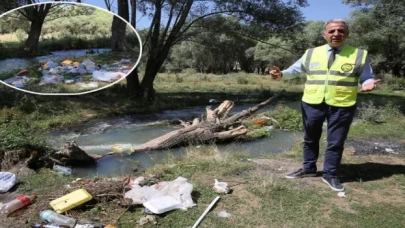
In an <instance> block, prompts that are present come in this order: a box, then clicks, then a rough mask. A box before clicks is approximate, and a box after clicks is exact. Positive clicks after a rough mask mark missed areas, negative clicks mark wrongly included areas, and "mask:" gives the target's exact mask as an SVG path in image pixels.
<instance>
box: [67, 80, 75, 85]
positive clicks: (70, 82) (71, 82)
mask: <svg viewBox="0 0 405 228" xmlns="http://www.w3.org/2000/svg"><path fill="white" fill-rule="evenodd" d="M65 83H66V84H73V83H75V80H74V79H65Z"/></svg>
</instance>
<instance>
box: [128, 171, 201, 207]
mask: <svg viewBox="0 0 405 228" xmlns="http://www.w3.org/2000/svg"><path fill="white" fill-rule="evenodd" d="M192 191H193V185H192V184H190V183H189V182H188V180H187V179H186V178H183V177H178V178H177V179H176V180H173V181H163V182H159V183H157V184H153V185H151V186H143V187H141V186H140V185H135V184H132V190H130V191H128V192H126V193H125V196H124V198H129V199H132V203H133V204H143V205H144V206H145V207H146V208H148V209H149V210H150V211H152V212H153V213H154V214H161V213H164V212H166V211H169V210H174V209H181V210H187V209H188V208H190V207H193V206H195V205H196V204H195V203H194V202H193V200H192V198H191V192H192Z"/></svg>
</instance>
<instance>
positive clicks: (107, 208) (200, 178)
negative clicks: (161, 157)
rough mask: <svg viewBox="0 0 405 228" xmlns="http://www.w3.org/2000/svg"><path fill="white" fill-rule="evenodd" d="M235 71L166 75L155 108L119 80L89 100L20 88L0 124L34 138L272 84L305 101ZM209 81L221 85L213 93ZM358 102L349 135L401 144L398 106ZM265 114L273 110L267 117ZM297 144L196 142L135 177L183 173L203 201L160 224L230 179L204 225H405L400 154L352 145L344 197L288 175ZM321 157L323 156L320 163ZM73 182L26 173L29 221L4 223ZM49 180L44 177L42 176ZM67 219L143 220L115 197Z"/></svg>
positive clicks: (176, 222)
mask: <svg viewBox="0 0 405 228" xmlns="http://www.w3.org/2000/svg"><path fill="white" fill-rule="evenodd" d="M235 75H236V74H235ZM235 75H233V76H230V75H227V76H220V75H216V76H213V75H209V76H207V77H206V78H205V76H203V75H199V74H192V75H180V77H182V78H183V81H181V80H177V81H176V76H174V75H164V74H163V75H160V76H159V77H158V79H159V80H157V82H156V87H157V88H159V89H160V90H158V91H160V92H162V93H161V95H158V99H157V100H156V101H155V102H154V103H150V104H147V103H142V101H134V100H131V99H129V98H128V96H127V95H126V94H125V93H124V92H123V90H124V87H123V85H117V86H113V87H111V88H108V89H105V90H103V91H102V92H98V93H94V94H89V95H85V96H79V97H77V96H67V97H64V99H60V98H59V97H43V96H33V95H29V94H21V93H15V92H14V91H12V90H11V89H6V88H5V89H4V90H1V91H0V95H1V96H3V97H8V98H9V99H6V100H2V101H1V107H2V110H0V114H1V115H0V120H1V121H0V127H3V128H0V130H1V129H3V130H5V131H6V133H7V132H8V133H10V131H7V130H8V129H9V128H8V127H9V126H11V125H9V124H11V123H12V122H13V121H14V123H15V122H16V121H17V120H18V121H17V122H22V123H26V124H23V125H18V126H16V127H15V128H16V129H17V128H20V130H21V129H22V130H23V131H25V132H27V133H29V134H28V135H32V134H39V133H40V132H46V131H47V130H50V129H54V128H58V127H59V128H60V127H67V126H69V125H71V124H80V123H82V122H83V121H88V120H91V119H93V118H103V117H107V116H117V115H125V114H131V113H140V112H150V111H156V110H163V109H168V108H172V109H173V108H181V107H185V106H190V105H192V104H193V103H194V102H196V103H194V105H195V104H207V102H208V100H209V99H210V98H215V99H217V100H219V101H221V99H223V98H225V99H226V96H230V95H229V93H241V91H242V92H243V93H249V94H250V95H248V96H245V95H243V96H240V97H238V98H240V99H252V97H253V98H254V99H256V100H260V101H261V99H262V97H261V96H262V95H261V93H265V94H267V91H269V90H272V89H274V91H277V90H279V89H281V88H283V87H284V86H285V88H286V89H287V90H288V91H287V96H288V97H295V98H297V97H298V98H299V93H298V92H297V91H299V89H300V87H302V85H299V84H298V85H294V86H292V87H288V84H286V83H284V82H279V81H272V80H269V79H268V78H267V77H265V76H258V75H246V78H247V79H248V83H247V84H238V82H237V80H238V79H237V78H238V77H235ZM236 76H237V75H236ZM208 78H209V80H208ZM193 80H196V83H190V82H193ZM228 83H229V85H227V84H228ZM167 85H171V86H167ZM175 86H179V87H178V88H179V90H175V89H174V88H173V87H175ZM382 86H384V85H382ZM212 87H215V88H216V89H215V90H212ZM275 88H277V89H275ZM200 89H201V90H200ZM196 90H200V93H201V94H193V93H191V92H195V91H196ZM224 90H225V91H226V92H228V94H227V95H226V96H225V97H221V94H220V93H218V92H217V91H224ZM384 91H385V92H384ZM384 91H383V89H381V90H380V91H376V92H373V94H374V95H373V94H371V95H360V97H361V99H365V98H370V97H372V98H373V97H374V96H375V94H379V96H385V97H388V96H390V97H395V98H396V99H398V100H399V101H401V100H402V101H403V99H404V97H403V96H402V95H401V94H395V96H394V95H392V93H389V92H388V91H389V90H384ZM187 93H188V94H187ZM385 93H386V94H385ZM252 94H253V95H252ZM297 94H298V95H297ZM267 95H268V94H267ZM228 98H229V97H228ZM183 102H184V103H183ZM238 102H241V100H239V101H237V103H236V105H237V104H238ZM394 103H395V102H394ZM359 106H360V108H359V119H360V121H358V122H357V123H356V124H354V125H353V126H352V128H351V131H350V133H349V139H355V138H365V139H367V138H370V137H374V138H377V139H379V140H381V142H384V140H385V139H387V138H390V139H393V140H394V141H398V142H404V141H405V138H404V136H403V129H405V117H404V115H403V114H401V113H400V112H398V110H396V106H395V105H393V106H392V105H391V106H389V105H388V106H387V105H383V106H379V104H378V105H377V104H374V103H366V104H359ZM283 113H285V116H286V117H288V118H285V119H284V120H285V121H284V126H296V127H299V122H300V121H299V119H298V118H299V115H298V114H297V113H293V112H291V111H289V110H283V111H280V110H276V113H273V115H275V114H277V115H282V114H283ZM266 115H269V116H271V113H267V114H266ZM281 117H283V116H281ZM278 118H280V116H278ZM257 120H261V118H259V119H255V118H252V121H257ZM289 121H290V122H289ZM252 128H253V127H252ZM280 128H284V127H280ZM13 129H14V128H13ZM255 129H256V128H255ZM257 129H260V127H258V128H257ZM297 129H298V128H297ZM28 130H29V131H28ZM259 135H263V133H261V134H259ZM35 140H37V139H35ZM301 142H302V139H297V142H294V143H295V146H294V147H293V148H292V149H291V150H290V151H286V152H285V153H280V154H273V155H266V157H263V158H261V159H254V160H252V159H251V158H250V157H249V156H248V155H247V154H245V153H243V152H239V151H234V150H232V149H223V150H222V149H221V150H219V149H218V148H217V147H215V146H214V145H207V146H201V147H197V146H190V147H188V148H187V152H186V154H185V156H184V158H182V159H176V158H173V157H171V158H169V159H168V160H167V161H166V162H164V163H161V164H156V165H155V166H154V167H152V168H150V169H148V170H146V171H145V173H137V174H136V175H144V176H149V175H153V176H155V177H156V178H158V179H159V180H166V181H169V180H174V179H175V178H177V177H178V176H182V177H185V178H188V179H189V181H190V183H192V184H193V189H194V191H193V193H192V197H193V201H194V202H195V203H196V204H197V206H196V207H193V208H190V209H188V210H187V211H181V210H175V211H171V212H168V213H165V214H163V215H157V216H155V217H156V220H157V222H158V225H157V226H158V227H191V226H192V225H193V224H194V223H195V222H196V221H197V219H198V218H199V217H200V215H201V214H202V213H203V211H204V210H205V209H206V207H207V206H208V205H209V204H210V203H211V201H212V200H213V199H214V198H215V197H216V196H217V193H215V192H214V191H213V190H212V186H213V184H214V179H215V178H217V179H219V180H220V181H225V182H227V183H228V184H229V185H230V187H231V189H232V192H231V193H230V194H228V195H221V199H220V201H219V202H217V204H216V205H215V207H214V208H213V209H212V210H211V211H210V212H209V213H208V214H207V216H206V217H205V218H204V220H203V221H202V223H201V225H200V227H404V226H405V216H404V215H403V213H402V212H403V210H404V209H405V206H404V205H405V200H404V198H403V196H404V194H405V175H404V174H405V158H404V157H401V156H381V155H371V156H357V155H354V154H353V153H351V152H350V148H347V149H348V150H347V151H345V153H344V157H343V162H342V171H341V174H342V177H343V179H342V180H343V181H344V185H345V187H346V189H347V190H346V194H347V196H346V198H339V197H337V195H336V193H335V192H332V191H330V189H329V188H328V187H327V186H325V184H323V183H322V182H321V181H320V179H319V178H309V179H303V180H296V181H290V180H286V179H285V178H283V176H284V175H285V174H286V173H287V172H288V171H289V170H290V169H295V168H298V167H300V166H301V162H302V144H301ZM17 143H18V142H17ZM371 143H374V141H372V142H371ZM20 146H21V145H20ZM325 147H326V142H325V134H324V135H323V137H322V140H321V151H323V150H324V149H325ZM322 161H323V156H322V154H321V155H320V160H319V163H322ZM73 179H74V178H73V177H62V176H58V175H55V174H53V173H51V172H50V171H49V170H41V171H40V172H39V174H37V175H34V176H32V177H21V180H22V183H21V184H20V185H19V186H18V188H17V189H18V191H19V192H21V193H26V194H31V193H37V194H38V195H39V196H40V197H39V198H38V201H37V202H36V203H35V204H33V205H32V206H30V207H29V209H27V210H26V211H23V212H22V213H23V215H21V216H28V217H29V219H28V220H26V219H27V217H23V218H21V217H17V218H10V219H9V220H7V221H9V222H11V223H13V222H14V223H15V224H17V222H18V221H22V222H24V221H30V222H33V221H39V217H38V211H39V210H40V209H43V208H46V207H49V206H48V204H49V201H50V200H51V199H54V198H55V197H59V196H62V195H63V194H64V193H67V192H70V191H71V189H69V188H66V187H65V186H66V185H67V184H70V183H71V181H72V180H73ZM44 180H47V181H46V182H44ZM223 210H225V211H227V212H228V213H230V214H231V215H232V216H231V217H230V218H219V217H218V216H217V214H218V213H219V212H220V211H223ZM68 215H69V216H72V217H75V218H79V217H88V218H96V219H99V220H101V221H102V222H104V223H106V224H108V223H110V224H114V225H116V227H124V228H125V227H135V226H137V223H138V221H139V219H140V218H141V217H143V216H145V214H144V212H143V207H142V206H136V207H130V208H127V207H124V206H119V205H118V203H117V202H115V201H113V202H98V203H94V202H92V203H91V204H88V205H86V206H85V207H84V208H83V207H81V208H79V209H74V210H72V211H70V212H69V213H68ZM14 223H13V224H14ZM144 227H156V225H152V224H146V225H144Z"/></svg>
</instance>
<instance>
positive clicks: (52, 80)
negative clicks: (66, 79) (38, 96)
mask: <svg viewBox="0 0 405 228" xmlns="http://www.w3.org/2000/svg"><path fill="white" fill-rule="evenodd" d="M62 81H63V77H62V76H61V75H44V76H42V78H41V81H40V82H39V84H38V85H47V84H57V83H59V82H62Z"/></svg>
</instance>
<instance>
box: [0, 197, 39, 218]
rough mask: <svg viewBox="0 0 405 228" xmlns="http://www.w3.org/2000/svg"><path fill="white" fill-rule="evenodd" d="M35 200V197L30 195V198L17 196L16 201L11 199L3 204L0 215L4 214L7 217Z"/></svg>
mask: <svg viewBox="0 0 405 228" xmlns="http://www.w3.org/2000/svg"><path fill="white" fill-rule="evenodd" d="M36 198H37V195H35V194H34V195H31V196H25V195H22V196H19V197H17V199H13V200H11V201H10V202H8V203H6V204H4V205H3V206H2V207H1V208H0V214H6V215H9V214H11V213H13V212H14V211H16V210H18V209H21V208H23V207H25V206H27V205H28V204H31V203H32V202H33V201H34V200H35V199H36Z"/></svg>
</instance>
